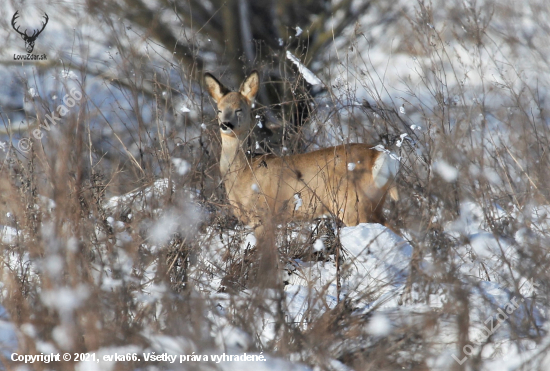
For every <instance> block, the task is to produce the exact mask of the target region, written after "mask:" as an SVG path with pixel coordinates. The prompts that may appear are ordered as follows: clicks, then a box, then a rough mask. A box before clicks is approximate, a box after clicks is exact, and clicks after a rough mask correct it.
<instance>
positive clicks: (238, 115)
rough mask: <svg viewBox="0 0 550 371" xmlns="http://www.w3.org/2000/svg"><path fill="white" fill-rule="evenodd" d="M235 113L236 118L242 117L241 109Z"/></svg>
mask: <svg viewBox="0 0 550 371" xmlns="http://www.w3.org/2000/svg"><path fill="white" fill-rule="evenodd" d="M235 113H236V114H237V117H242V116H243V110H242V109H238V110H236V111H235Z"/></svg>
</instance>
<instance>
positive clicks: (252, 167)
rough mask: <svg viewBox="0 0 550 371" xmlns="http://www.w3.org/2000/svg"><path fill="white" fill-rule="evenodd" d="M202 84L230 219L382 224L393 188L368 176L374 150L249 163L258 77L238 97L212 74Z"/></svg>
mask: <svg viewBox="0 0 550 371" xmlns="http://www.w3.org/2000/svg"><path fill="white" fill-rule="evenodd" d="M205 81H206V86H207V90H208V91H209V93H210V95H211V96H212V97H213V98H214V100H215V101H216V103H217V106H218V120H219V123H220V131H221V137H222V153H221V158H220V171H221V175H222V176H223V177H224V184H225V188H226V191H227V196H228V198H229V201H230V203H231V205H232V206H233V207H234V213H235V215H236V216H237V217H238V218H239V219H240V220H241V221H242V222H244V223H246V224H248V225H250V226H252V227H254V228H261V225H262V224H263V222H264V221H265V220H267V218H274V220H275V221H276V222H277V223H278V222H283V221H289V220H297V219H298V220H308V219H313V218H315V217H319V216H321V215H323V214H332V215H335V216H337V217H338V218H339V219H340V220H342V221H343V222H344V224H346V225H348V226H352V225H356V224H358V223H365V222H376V223H382V224H385V220H384V217H383V215H382V207H383V205H384V201H385V198H386V194H387V193H388V189H389V188H390V187H391V182H388V184H386V185H385V186H383V187H382V188H378V187H376V186H375V185H374V184H373V176H372V168H373V165H374V163H375V161H376V159H377V158H378V157H379V156H380V155H381V154H382V153H383V152H379V151H376V150H373V149H371V147H372V145H365V144H344V145H340V146H336V147H330V148H325V149H321V150H318V151H314V152H309V153H304V154H298V155H292V156H285V157H277V156H274V155H264V156H260V157H256V158H252V159H251V158H249V157H247V156H246V155H245V152H244V150H243V148H242V143H245V142H246V138H247V136H248V135H249V134H250V131H251V130H252V120H251V118H250V111H251V105H252V102H253V101H254V98H255V95H256V93H257V91H258V85H259V76H258V74H257V73H256V72H253V73H252V74H251V75H250V76H249V77H248V78H247V79H246V80H245V81H244V82H243V83H242V85H241V88H240V90H239V91H238V92H229V90H228V89H227V88H225V87H224V86H223V85H222V84H221V83H219V82H218V80H216V79H215V78H214V77H213V76H212V75H210V74H206V75H205ZM239 110H240V111H239ZM349 163H354V164H355V168H354V169H353V171H350V170H348V164H349ZM300 202H301V206H300V205H299V204H300Z"/></svg>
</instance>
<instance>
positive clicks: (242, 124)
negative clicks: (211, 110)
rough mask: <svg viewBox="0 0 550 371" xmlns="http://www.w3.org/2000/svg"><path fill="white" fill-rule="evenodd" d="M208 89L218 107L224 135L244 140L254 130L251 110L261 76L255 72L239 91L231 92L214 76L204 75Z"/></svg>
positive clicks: (221, 129)
mask: <svg viewBox="0 0 550 371" xmlns="http://www.w3.org/2000/svg"><path fill="white" fill-rule="evenodd" d="M204 80H205V82H206V89H207V90H208V93H210V96H212V98H213V99H214V101H215V102H216V104H217V106H218V122H219V124H220V131H221V133H222V135H226V136H230V137H236V138H239V139H243V138H244V137H246V136H247V135H248V133H249V132H250V130H252V120H251V119H250V110H251V107H252V103H253V102H254V98H255V97H256V94H257V93H258V88H259V85H260V76H259V75H258V72H256V71H253V72H252V73H251V74H250V76H248V78H247V79H246V80H244V81H243V83H242V84H241V87H240V88H239V91H233V92H232V91H230V90H229V89H227V88H226V87H225V86H223V84H222V83H220V82H219V81H218V80H217V79H216V78H215V77H214V76H212V75H211V74H209V73H206V74H205V75H204Z"/></svg>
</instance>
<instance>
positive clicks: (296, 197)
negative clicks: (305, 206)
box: [294, 193, 303, 210]
mask: <svg viewBox="0 0 550 371" xmlns="http://www.w3.org/2000/svg"><path fill="white" fill-rule="evenodd" d="M302 203H303V201H302V199H301V198H300V195H299V194H298V193H296V194H295V195H294V210H299V209H300V207H302Z"/></svg>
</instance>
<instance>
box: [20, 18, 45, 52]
mask: <svg viewBox="0 0 550 371" xmlns="http://www.w3.org/2000/svg"><path fill="white" fill-rule="evenodd" d="M17 18H19V10H18V11H16V12H15V14H14V15H13V18H12V19H11V25H12V27H13V29H14V30H15V31H17V33H18V34H19V35H20V36H21V38H22V39H23V40H25V49H26V50H27V53H32V51H33V50H34V42H35V41H36V38H37V37H38V35H40V34H41V33H42V31H44V28H46V25H47V24H48V20H49V19H50V18H49V17H48V14H46V13H44V18H45V20H46V21H45V22H42V29H40V31H38V30H34V31H33V33H32V35H27V29H25V32H21V31H19V26H16V25H15V21H16V20H17Z"/></svg>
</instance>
